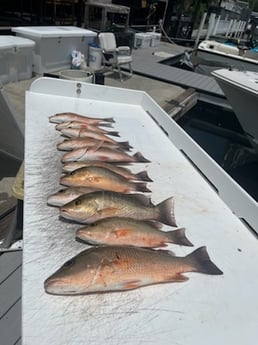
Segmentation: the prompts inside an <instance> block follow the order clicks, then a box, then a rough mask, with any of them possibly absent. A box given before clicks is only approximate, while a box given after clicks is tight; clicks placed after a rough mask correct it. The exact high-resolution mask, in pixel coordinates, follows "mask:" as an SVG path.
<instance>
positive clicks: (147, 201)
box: [130, 194, 154, 206]
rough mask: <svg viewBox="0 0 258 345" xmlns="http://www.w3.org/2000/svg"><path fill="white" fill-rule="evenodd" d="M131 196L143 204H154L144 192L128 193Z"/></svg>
mask: <svg viewBox="0 0 258 345" xmlns="http://www.w3.org/2000/svg"><path fill="white" fill-rule="evenodd" d="M130 195H131V196H132V197H134V198H136V199H138V201H140V202H141V203H142V204H143V205H144V206H154V205H153V203H152V201H151V198H150V197H149V196H146V195H144V194H130Z"/></svg>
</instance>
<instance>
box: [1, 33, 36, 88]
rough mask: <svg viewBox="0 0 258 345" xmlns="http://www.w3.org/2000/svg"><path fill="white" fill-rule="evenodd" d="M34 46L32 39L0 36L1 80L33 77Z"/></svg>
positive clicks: (9, 80) (11, 80) (4, 81)
mask: <svg viewBox="0 0 258 345" xmlns="http://www.w3.org/2000/svg"><path fill="white" fill-rule="evenodd" d="M34 46H35V43H34V42H33V41H32V40H30V39H26V38H22V37H15V36H11V35H10V36H0V81H1V82H2V83H3V84H6V83H9V82H16V81H18V80H24V79H30V78H31V76H32V53H33V48H34Z"/></svg>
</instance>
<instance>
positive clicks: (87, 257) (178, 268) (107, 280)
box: [44, 246, 223, 295]
mask: <svg viewBox="0 0 258 345" xmlns="http://www.w3.org/2000/svg"><path fill="white" fill-rule="evenodd" d="M187 272H197V273H203V274H210V275H221V274H223V272H222V271H221V270H220V269H219V268H218V267H217V266H216V265H215V264H214V263H213V262H212V261H211V259H210V257H209V254H208V252H207V249H206V247H205V246H203V247H199V248H198V249H196V250H194V251H193V252H191V253H190V254H188V255H186V256H184V257H179V256H175V255H174V253H173V252H170V251H167V250H162V249H160V250H154V249H147V248H139V247H128V246H99V247H91V248H89V249H86V250H84V251H82V252H80V253H79V254H77V255H76V256H74V257H73V258H71V259H69V260H68V261H66V262H65V263H64V264H63V265H62V266H61V267H60V268H59V269H58V270H57V271H56V272H55V273H53V274H52V275H50V276H49V277H48V278H47V279H46V280H45V282H44V289H45V292H46V293H48V294H52V295H82V294H92V293H103V292H116V291H127V290H132V289H137V288H140V287H143V286H147V285H153V284H160V283H172V282H185V281H187V280H188V279H189V277H187V276H186V275H185V273H187Z"/></svg>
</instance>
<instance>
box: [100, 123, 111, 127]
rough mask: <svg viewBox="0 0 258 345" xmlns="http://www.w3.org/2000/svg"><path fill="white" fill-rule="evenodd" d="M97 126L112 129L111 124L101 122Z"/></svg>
mask: <svg viewBox="0 0 258 345" xmlns="http://www.w3.org/2000/svg"><path fill="white" fill-rule="evenodd" d="M98 126H101V127H113V125H112V123H110V122H103V123H102V122H101V123H99V124H98Z"/></svg>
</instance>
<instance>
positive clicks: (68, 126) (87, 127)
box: [55, 121, 109, 134]
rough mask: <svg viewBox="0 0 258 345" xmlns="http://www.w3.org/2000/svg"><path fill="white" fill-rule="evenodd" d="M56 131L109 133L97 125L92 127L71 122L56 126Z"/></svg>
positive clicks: (82, 123) (83, 123)
mask: <svg viewBox="0 0 258 345" xmlns="http://www.w3.org/2000/svg"><path fill="white" fill-rule="evenodd" d="M55 128H56V130H57V131H60V130H61V129H63V128H79V129H81V128H85V129H87V130H89V131H94V132H98V133H103V134H108V133H109V131H108V130H106V129H102V128H99V127H98V126H97V125H90V124H88V123H85V122H79V121H69V122H61V123H58V124H57V125H56V127H55Z"/></svg>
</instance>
